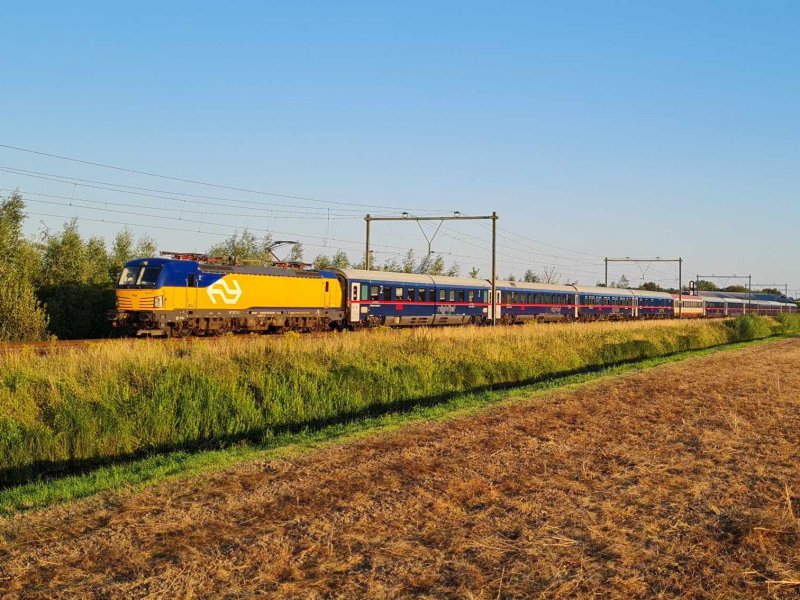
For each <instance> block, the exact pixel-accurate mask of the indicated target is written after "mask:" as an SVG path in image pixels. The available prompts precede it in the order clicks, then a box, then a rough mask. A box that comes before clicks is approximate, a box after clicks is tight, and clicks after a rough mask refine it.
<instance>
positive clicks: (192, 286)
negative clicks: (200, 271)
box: [186, 273, 197, 309]
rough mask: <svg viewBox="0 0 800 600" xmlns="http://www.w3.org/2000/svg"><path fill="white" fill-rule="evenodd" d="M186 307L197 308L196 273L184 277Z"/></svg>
mask: <svg viewBox="0 0 800 600" xmlns="http://www.w3.org/2000/svg"><path fill="white" fill-rule="evenodd" d="M186 308H191V309H194V308H197V275H195V274H194V273H189V275H188V276H187V277H186Z"/></svg>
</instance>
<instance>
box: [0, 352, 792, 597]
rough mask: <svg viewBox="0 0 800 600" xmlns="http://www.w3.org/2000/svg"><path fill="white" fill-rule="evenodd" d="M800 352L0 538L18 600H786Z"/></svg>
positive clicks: (323, 455) (481, 421) (495, 414)
mask: <svg viewBox="0 0 800 600" xmlns="http://www.w3.org/2000/svg"><path fill="white" fill-rule="evenodd" d="M799 418H800V340H796V339H792V340H784V341H778V342H771V343H767V344H760V345H757V346H750V347H746V348H744V349H739V350H735V351H726V352H720V353H717V354H714V355H711V356H707V357H702V358H695V359H689V360H686V361H683V362H680V363H675V364H671V365H666V366H662V367H658V368H655V369H652V370H649V371H645V372H640V373H633V374H629V375H625V376H623V377H619V378H616V379H612V380H603V381H601V382H599V383H595V384H592V385H588V386H584V387H581V388H579V389H577V390H572V391H563V392H559V393H553V394H548V395H542V396H538V397H535V398H532V399H530V400H526V401H515V402H513V403H509V404H506V405H504V406H501V407H496V408H494V409H491V410H489V411H486V412H484V413H482V414H480V415H478V416H473V417H470V418H463V419H457V420H452V421H447V422H437V423H422V424H417V425H414V426H410V427H408V428H406V429H404V430H402V431H399V432H396V433H393V434H390V435H385V436H373V437H369V438H365V439H363V440H361V441H358V442H353V443H350V444H346V445H342V446H337V447H332V448H329V449H326V450H323V451H319V452H315V453H312V454H309V455H305V456H302V457H298V458H295V459H291V460H281V461H273V462H270V463H255V464H254V463H250V464H247V465H242V466H239V467H236V468H233V469H229V470H227V471H225V472H221V473H217V474H214V475H211V476H204V477H198V478H195V479H192V480H189V481H178V482H172V483H168V484H164V485H161V486H158V487H155V488H150V489H148V490H145V491H141V492H137V493H128V494H120V495H108V496H105V497H99V498H94V499H92V500H89V501H85V502H81V503H78V504H73V505H71V506H66V507H62V508H55V509H50V510H47V511H42V512H39V513H31V514H27V515H18V516H16V517H13V518H9V519H5V520H3V521H0V536H2V537H1V538H0V540H2V541H0V589H5V590H6V591H7V592H8V593H9V594H11V595H17V594H21V595H25V596H42V597H53V596H91V595H98V596H104V597H107V596H111V597H132V596H134V597H140V596H153V597H156V596H157V597H189V596H252V595H257V594H263V595H269V596H271V597H328V596H343V597H351V598H352V597H376V598H383V597H405V596H409V595H416V596H422V597H431V598H439V597H453V596H455V597H465V598H470V597H472V598H497V597H531V596H539V595H543V596H547V597H572V596H590V595H595V594H602V595H604V596H618V597H652V596H657V595H663V596H665V597H675V596H687V597H698V596H710V597H720V598H729V597H765V596H776V597H796V596H797V593H798V589H800V520H798V516H800V427H798V422H799Z"/></svg>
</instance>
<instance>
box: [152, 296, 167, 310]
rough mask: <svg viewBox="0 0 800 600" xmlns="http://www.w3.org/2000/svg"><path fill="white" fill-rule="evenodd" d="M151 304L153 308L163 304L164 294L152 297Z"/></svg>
mask: <svg viewBox="0 0 800 600" xmlns="http://www.w3.org/2000/svg"><path fill="white" fill-rule="evenodd" d="M153 306H154V307H155V308H161V307H162V306H164V296H156V297H155V298H154V299H153Z"/></svg>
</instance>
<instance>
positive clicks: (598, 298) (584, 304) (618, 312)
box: [575, 286, 636, 321]
mask: <svg viewBox="0 0 800 600" xmlns="http://www.w3.org/2000/svg"><path fill="white" fill-rule="evenodd" d="M575 289H576V291H577V292H578V318H579V319H581V320H582V321H599V320H611V321H622V320H626V319H632V318H633V316H634V304H635V299H636V298H635V296H634V295H633V292H631V291H630V290H624V289H619V288H607V287H584V286H577V287H576V288H575Z"/></svg>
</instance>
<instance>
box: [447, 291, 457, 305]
mask: <svg viewBox="0 0 800 600" xmlns="http://www.w3.org/2000/svg"><path fill="white" fill-rule="evenodd" d="M448 296H449V298H450V302H455V301H456V291H455V290H450V294H448Z"/></svg>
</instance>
